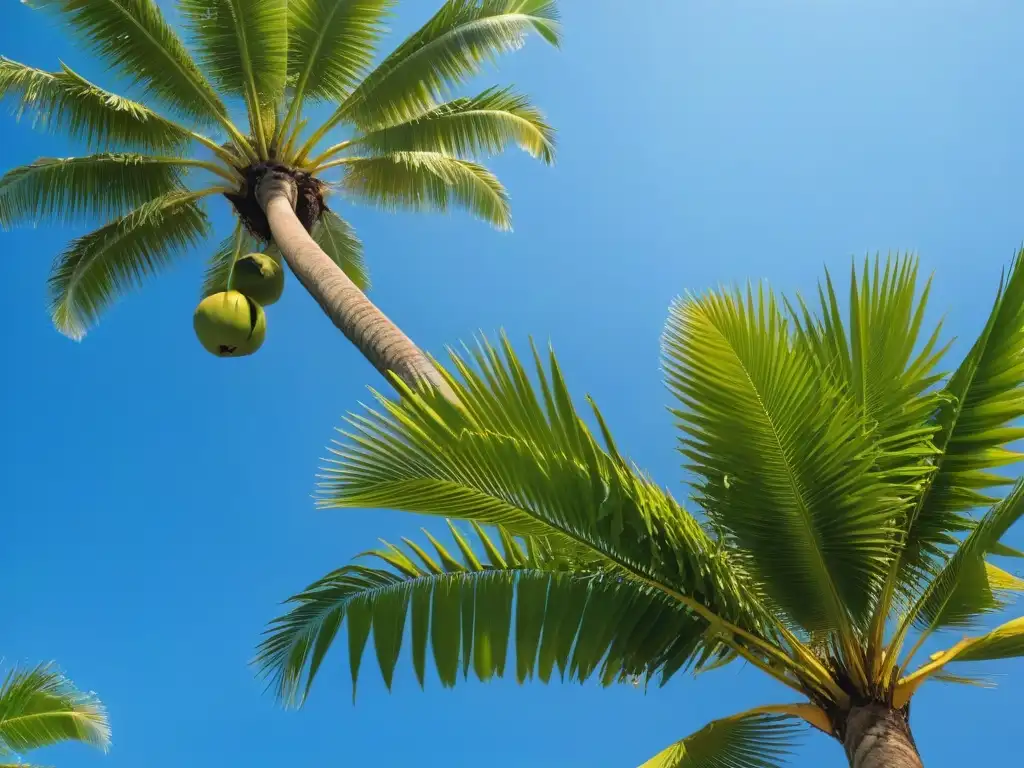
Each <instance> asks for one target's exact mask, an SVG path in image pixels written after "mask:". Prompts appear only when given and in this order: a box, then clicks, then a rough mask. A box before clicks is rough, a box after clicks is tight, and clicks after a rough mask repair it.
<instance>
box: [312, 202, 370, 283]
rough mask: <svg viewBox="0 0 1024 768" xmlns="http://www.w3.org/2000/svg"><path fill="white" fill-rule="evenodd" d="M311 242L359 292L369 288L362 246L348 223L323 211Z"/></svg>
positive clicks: (335, 215)
mask: <svg viewBox="0 0 1024 768" xmlns="http://www.w3.org/2000/svg"><path fill="white" fill-rule="evenodd" d="M312 235H313V240H314V241H315V242H316V244H317V245H319V246H320V249H321V250H322V251H323V252H324V253H326V254H327V255H328V256H329V257H330V259H331V261H333V262H334V263H335V264H337V265H338V267H339V268H340V269H341V271H342V272H344V273H345V274H346V275H348V278H349V280H351V281H352V282H353V283H355V284H356V286H358V287H359V289H360V290H362V291H365V290H367V289H368V288H369V287H370V274H369V272H368V271H367V269H366V262H365V261H364V260H363V244H362V243H361V242H360V241H359V238H358V237H356V233H355V231H354V230H353V229H352V227H351V226H349V223H348V222H347V221H345V220H344V219H343V218H341V217H340V216H339V215H338V214H336V213H335V212H334V211H331V210H325V211H324V213H323V216H321V218H320V221H318V222H317V223H316V224H315V225H314V226H313V232H312Z"/></svg>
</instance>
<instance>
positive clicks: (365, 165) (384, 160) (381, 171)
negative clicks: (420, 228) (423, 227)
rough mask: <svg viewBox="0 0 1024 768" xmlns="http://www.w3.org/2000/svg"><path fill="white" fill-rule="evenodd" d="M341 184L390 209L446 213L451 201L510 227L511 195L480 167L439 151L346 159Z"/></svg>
mask: <svg viewBox="0 0 1024 768" xmlns="http://www.w3.org/2000/svg"><path fill="white" fill-rule="evenodd" d="M344 167H345V176H344V178H343V179H342V181H341V188H342V189H343V190H344V191H346V192H347V193H349V194H350V195H352V196H354V197H358V198H361V199H363V200H366V201H368V202H371V203H374V204H376V205H379V206H381V207H383V208H385V209H387V210H402V209H406V210H414V211H424V210H433V211H447V210H448V209H449V208H450V207H451V206H452V205H458V206H461V207H462V208H465V209H466V210H468V211H469V212H470V213H472V214H474V215H475V216H477V217H479V218H481V219H483V220H484V221H487V222H489V223H490V224H492V225H493V226H495V227H497V228H498V229H505V230H507V229H510V228H511V226H512V224H511V217H510V213H509V204H508V194H507V192H506V191H505V188H504V187H503V186H502V185H501V182H499V181H498V179H497V178H496V177H495V176H494V174H492V173H491V172H490V171H488V170H487V169H486V168H484V167H483V166H481V165H477V164H476V163H471V162H469V161H467V160H461V159H459V158H454V157H449V156H447V155H443V154H441V153H439V152H395V153H393V154H390V155H385V156H383V157H359V158H347V159H346V160H345V166H344Z"/></svg>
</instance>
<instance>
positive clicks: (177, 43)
mask: <svg viewBox="0 0 1024 768" xmlns="http://www.w3.org/2000/svg"><path fill="white" fill-rule="evenodd" d="M29 5H31V6H32V7H34V8H42V9H44V10H47V11H53V12H55V13H57V14H59V15H60V16H61V17H62V18H63V19H65V20H66V21H67V22H68V23H69V24H70V25H71V27H72V29H73V30H74V31H75V32H76V33H77V34H78V35H79V36H80V37H81V38H82V39H83V41H84V42H86V43H88V44H89V45H90V47H91V48H92V50H93V51H94V52H95V53H96V54H97V55H98V56H100V57H101V58H102V59H103V60H104V61H105V62H106V63H107V64H109V65H110V66H113V67H115V68H117V69H119V70H120V71H121V72H122V74H124V75H126V76H127V77H128V78H130V79H132V80H133V81H134V82H135V83H137V84H138V85H140V86H141V87H142V89H143V90H144V92H145V93H146V94H147V95H148V96H151V97H153V98H155V99H159V100H160V101H162V102H163V103H165V104H167V105H168V106H170V107H171V108H173V109H174V110H175V111H177V112H180V113H181V114H183V115H187V116H189V117H190V118H192V119H194V120H197V121H200V122H203V123H210V122H214V121H221V122H223V121H224V120H226V115H227V108H226V107H225V106H224V104H223V102H221V100H220V98H219V97H218V96H217V94H216V92H215V91H214V90H213V87H212V86H211V85H210V84H209V82H208V81H207V80H206V78H205V77H204V76H203V73H202V72H201V71H200V70H199V67H198V66H196V63H195V62H194V61H193V60H192V58H191V57H190V56H189V54H188V51H187V50H186V49H185V46H184V44H183V43H182V42H181V39H180V38H179V37H178V35H177V34H176V33H175V32H174V29H173V28H172V27H171V25H170V24H168V23H167V20H166V19H165V18H164V15H163V14H162V13H161V12H160V9H159V7H157V4H156V2H155V1H154V0H30V2H29Z"/></svg>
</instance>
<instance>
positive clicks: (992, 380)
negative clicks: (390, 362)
mask: <svg viewBox="0 0 1024 768" xmlns="http://www.w3.org/2000/svg"><path fill="white" fill-rule="evenodd" d="M929 285H930V281H928V282H925V283H924V285H923V287H922V286H920V285H919V280H918V266H917V262H916V260H915V259H914V258H911V257H890V258H888V259H885V260H883V259H878V258H876V259H874V260H865V262H864V265H863V268H862V269H859V270H858V269H856V268H854V269H853V270H851V274H850V280H849V293H848V296H849V300H848V302H847V306H846V307H845V309H844V308H843V307H842V306H841V301H840V298H839V292H838V291H837V289H836V287H835V284H834V282H833V279H832V277H831V276H830V275H826V278H825V280H824V281H823V283H822V284H821V285H820V289H819V292H818V296H817V301H815V302H808V301H805V300H803V299H801V298H799V297H797V298H795V299H794V300H792V301H788V300H786V299H784V298H782V297H778V296H776V294H774V293H773V292H772V291H771V290H770V289H768V288H767V287H765V286H758V287H754V286H748V287H747V288H745V289H743V290H740V289H735V290H721V291H716V292H708V293H705V294H703V295H699V296H690V297H688V298H686V299H684V300H680V301H678V302H677V303H675V304H674V305H673V306H672V309H671V313H670V317H669V321H668V325H667V328H666V331H665V335H664V340H663V351H664V370H665V378H666V383H667V385H668V389H669V391H670V393H671V395H672V397H673V399H674V401H675V404H674V406H673V408H672V414H673V416H674V418H675V420H676V423H677V424H678V427H679V434H680V442H679V450H680V453H681V455H682V456H683V458H684V462H685V463H684V466H685V468H686V469H687V471H688V472H689V473H691V477H692V478H693V481H692V488H693V495H692V504H693V507H692V510H693V511H689V510H687V509H686V508H685V507H684V506H683V505H682V504H681V503H680V502H678V501H676V500H675V499H674V498H673V497H672V496H671V495H670V494H669V493H668V492H667V491H666V490H664V489H663V488H660V487H659V486H657V485H656V484H655V483H654V482H652V481H651V480H650V479H649V478H648V477H646V476H645V475H644V474H643V473H642V472H641V471H640V470H639V469H638V468H637V467H635V466H634V465H633V464H632V463H631V462H630V461H629V460H628V459H627V458H626V457H625V456H624V454H623V453H622V451H621V448H620V447H619V446H618V445H617V444H616V442H615V441H614V439H613V437H612V435H611V431H610V429H609V427H608V424H607V422H606V420H605V418H604V417H603V416H602V414H601V412H600V411H599V410H598V409H597V407H596V406H595V405H594V404H593V403H590V404H589V407H588V408H587V409H586V410H579V409H578V408H577V406H576V405H575V404H574V401H573V399H572V397H571V395H570V391H569V388H568V386H567V384H566V382H565V380H564V377H563V375H562V372H561V369H560V367H559V365H558V362H557V359H556V358H555V357H554V355H553V354H551V355H550V356H548V358H547V360H546V361H545V360H544V359H543V357H542V356H541V355H540V354H539V353H538V352H537V351H536V350H535V349H534V350H533V352H532V358H533V362H532V365H529V366H528V365H526V364H524V363H523V362H522V360H521V359H520V358H519V356H518V355H517V354H516V353H515V351H514V350H513V348H512V347H511V346H510V345H509V343H508V341H507V340H505V339H504V338H503V339H502V341H501V343H500V344H498V345H492V344H490V343H488V342H487V341H483V342H482V343H481V344H480V345H479V346H478V347H477V348H476V349H471V350H468V351H466V352H463V353H456V352H452V354H451V359H452V365H451V367H450V370H448V371H445V376H446V377H447V379H448V381H449V383H450V385H451V386H452V388H453V389H454V390H455V391H456V392H457V395H458V404H455V405H453V404H452V403H451V402H448V401H445V400H443V399H440V398H439V397H438V396H437V395H436V394H432V393H419V392H413V391H411V390H409V389H408V388H405V389H403V392H404V397H403V398H402V399H401V401H400V402H394V401H391V400H388V399H385V398H383V397H380V398H379V408H378V409H377V410H372V409H369V410H367V411H366V412H365V413H362V414H358V415H352V416H351V417H350V419H349V422H348V428H347V429H346V430H345V432H344V434H343V438H342V439H341V440H340V441H339V442H338V443H337V444H336V445H335V447H334V449H333V454H334V457H333V459H332V461H331V462H330V463H329V464H328V466H327V467H326V472H325V475H324V480H323V482H322V484H321V486H320V505H321V506H323V507H359V508H367V507H369V508H388V509H397V510H401V511H406V512H413V513H418V514H427V515H439V516H444V517H447V518H449V519H450V520H452V521H465V522H468V523H469V525H470V526H471V527H472V533H470V532H468V531H465V530H460V528H459V526H458V525H456V524H455V523H454V522H451V523H450V526H451V534H450V535H451V541H452V543H451V544H445V543H443V542H441V541H439V540H438V539H437V538H435V537H434V536H431V535H430V534H425V535H426V540H425V541H423V542H421V543H417V542H415V541H413V540H403V544H402V545H392V544H385V547H384V548H383V549H380V550H375V551H373V552H371V553H368V556H369V558H370V560H369V561H368V562H360V563H358V564H353V565H348V566H345V567H343V568H341V569H339V570H337V571H335V572H333V573H331V574H329V575H328V576H326V577H324V578H323V579H321V580H319V581H317V582H316V583H314V584H312V585H311V586H310V587H308V588H307V589H306V590H304V591H303V592H301V593H299V594H298V595H296V596H295V597H293V598H291V600H290V605H291V608H290V610H289V611H288V612H287V613H286V614H285V615H283V616H282V617H281V618H279V619H277V620H276V621H275V622H274V623H273V624H272V625H271V626H270V627H269V628H268V630H267V634H266V636H265V639H264V641H263V642H262V644H261V646H260V650H259V654H258V657H257V663H258V665H259V666H260V667H261V668H262V670H263V672H264V673H265V674H266V675H268V676H269V677H270V679H271V681H272V684H273V686H274V688H275V690H276V691H277V693H278V694H279V696H280V697H281V698H282V700H284V701H285V702H287V703H292V704H297V703H301V701H302V700H303V699H304V698H305V697H306V696H307V695H308V693H309V690H310V686H311V685H312V683H313V681H314V679H315V678H316V675H317V672H318V670H319V669H320V667H321V665H322V663H323V662H324V659H325V657H326V655H327V653H328V651H329V650H330V648H331V646H332V645H333V644H334V642H335V640H336V639H338V637H339V636H341V633H342V631H343V629H344V628H345V627H347V630H348V631H347V636H348V651H349V655H348V663H349V666H350V669H351V672H352V682H353V686H355V683H356V679H357V675H358V672H359V669H360V660H361V659H362V656H363V652H364V648H365V646H366V645H367V644H368V642H369V638H370V636H371V635H372V636H373V647H374V652H375V655H376V659H377V664H378V666H379V667H380V669H381V671H382V673H383V676H384V679H385V682H386V683H387V684H388V685H389V686H390V685H391V681H392V679H393V676H394V674H395V669H396V664H397V662H398V659H399V655H400V651H401V648H402V646H403V643H404V642H405V641H406V632H405V630H406V625H407V624H409V626H410V630H411V631H410V632H409V633H408V642H409V643H410V645H409V650H410V651H411V658H412V664H413V668H414V671H415V674H416V676H417V678H418V679H419V681H420V683H421V685H422V684H423V681H424V671H425V668H426V666H427V665H428V663H432V664H433V666H434V667H435V668H436V670H437V673H438V675H439V678H440V680H441V682H442V684H443V685H445V686H448V685H454V684H455V683H456V681H457V679H458V677H459V673H460V671H461V673H462V676H463V677H464V678H465V677H468V675H469V672H470V670H471V669H472V670H473V673H474V675H475V676H476V677H477V678H479V679H481V680H486V679H488V678H490V677H492V676H495V675H502V674H511V673H512V671H513V670H514V671H515V675H516V678H517V679H518V680H519V681H521V682H522V681H525V680H528V679H531V678H533V677H534V676H536V677H538V678H539V679H541V680H543V681H548V680H549V679H550V678H551V676H552V675H553V674H554V670H555V669H557V671H558V676H559V677H560V678H562V679H571V680H579V681H583V680H587V679H592V678H593V679H597V680H599V681H600V682H601V683H602V684H603V685H611V684H615V683H621V682H630V681H632V682H641V681H642V682H649V681H652V680H656V681H657V682H658V683H659V684H665V683H666V682H667V681H668V680H670V679H672V678H673V677H674V676H675V675H676V673H678V672H680V671H683V670H691V671H693V672H695V673H701V672H704V671H707V670H710V669H714V668H718V667H720V666H722V665H724V664H728V663H730V662H732V661H733V660H736V659H742V660H745V661H746V662H748V663H750V664H751V665H753V666H755V667H757V668H758V669H760V670H761V671H763V672H765V673H766V674H769V675H770V676H772V677H773V678H775V679H776V680H777V681H779V682H780V683H782V684H783V685H785V686H787V687H788V688H790V689H792V691H794V693H797V694H799V695H800V696H801V697H802V698H801V701H800V702H794V703H790V704H780V705H776V706H772V707H765V708H760V709H758V710H753V711H750V712H746V713H742V714H740V715H737V716H736V717H734V718H729V719H727V720H724V721H718V722H716V723H714V724H713V726H709V728H707V729H704V730H703V731H700V732H698V733H696V734H693V735H692V736H690V737H687V738H686V739H684V740H682V741H681V742H679V743H677V744H676V745H673V746H671V747H669V748H668V749H666V750H665V751H664V752H662V753H661V754H659V755H658V756H657V757H655V758H654V759H653V760H652V761H651V762H650V763H649V764H650V765H652V766H666V767H667V766H704V765H707V766H711V765H730V766H751V767H753V766H760V767H761V768H764V766H772V765H777V764H778V763H779V762H780V761H781V759H782V758H783V756H784V755H785V754H786V753H787V752H788V751H789V750H790V749H791V748H792V745H793V738H792V737H793V735H794V733H793V731H792V727H793V725H794V724H799V723H803V724H808V723H809V724H811V725H813V726H814V727H815V728H817V729H819V730H822V731H824V732H826V733H828V734H830V735H833V736H835V735H838V733H839V729H840V728H841V727H842V722H843V717H844V713H846V712H848V711H849V710H850V708H851V707H852V706H854V704H855V702H862V701H880V702H886V703H887V704H889V705H891V706H893V707H896V708H900V707H903V706H904V705H905V704H906V703H907V701H908V700H909V699H910V697H911V696H912V695H914V693H915V692H916V691H917V689H918V687H919V686H920V685H921V684H922V683H923V682H924V681H926V680H933V681H937V682H944V683H953V684H957V683H960V684H962V683H965V682H966V683H970V682H975V681H976V680H975V678H973V677H971V676H963V675H958V674H955V673H954V672H952V671H950V670H948V669H946V665H947V664H952V663H954V662H967V661H970V662H978V661H987V660H992V659H1002V658H1007V657H1011V656H1019V655H1024V623H1022V622H1024V619H1014V620H1011V621H1009V622H1007V623H1003V624H1001V625H999V626H998V627H997V628H995V629H994V630H991V631H988V632H984V631H983V630H981V629H980V627H979V624H980V622H981V621H982V620H984V619H986V617H988V616H990V614H993V613H994V612H997V611H1000V610H1002V609H1003V608H1005V607H1006V606H1007V604H1008V603H1009V602H1010V600H1011V599H1012V597H1013V595H1014V593H1016V592H1019V591H1021V589H1024V581H1021V580H1020V579H1018V578H1016V577H1015V576H1013V575H1011V574H1010V573H1008V572H1007V571H1005V570H1003V569H1001V568H999V567H998V566H996V565H995V564H994V563H992V562H990V558H991V557H992V556H1019V555H1020V553H1017V552H1015V551H1014V550H1012V549H1010V548H1008V547H1005V546H1004V545H1002V544H1000V539H1001V538H1002V537H1003V535H1004V534H1005V533H1006V531H1007V530H1008V529H1009V528H1010V526H1012V525H1013V523H1014V522H1016V521H1017V520H1018V519H1019V518H1020V516H1021V514H1022V513H1024V483H1021V482H1017V483H1014V482H1013V480H1012V479H1011V478H1009V477H1007V476H1005V475H1003V474H1000V473H999V472H998V469H999V467H1001V466H1004V465H1007V464H1009V463H1011V462H1013V461H1015V460H1016V459H1017V458H1018V454H1016V453H1015V452H1013V451H1012V449H1011V447H1010V445H1011V443H1013V442H1014V441H1015V440H1017V439H1018V438H1020V437H1021V436H1022V435H1024V432H1022V430H1021V429H1020V428H1018V427H1017V426H1016V423H1017V421H1018V420H1019V419H1020V417H1021V416H1024V357H1022V355H1024V352H1022V350H1024V252H1022V253H1021V254H1019V255H1018V256H1017V258H1016V259H1015V260H1014V262H1013V264H1012V266H1011V268H1010V269H1009V271H1008V273H1007V274H1006V275H1005V276H1004V279H1003V282H1002V284H1001V285H1000V287H999V290H998V293H997V296H996V300H995V303H994V305H993V307H992V311H991V314H990V318H989V321H988V323H987V324H986V326H985V328H984V330H983V331H982V333H981V334H980V336H979V337H978V339H977V341H976V342H975V343H974V345H973V346H972V347H971V349H970V351H969V352H968V353H967V355H966V356H965V357H964V359H963V360H962V361H961V362H960V364H959V365H958V366H957V367H956V368H955V370H954V371H953V372H952V373H951V374H949V375H946V374H943V373H941V372H940V371H939V368H938V366H939V365H940V363H941V362H942V360H943V358H944V355H945V353H946V351H947V350H946V346H945V345H944V343H943V338H942V332H941V326H938V327H935V328H934V329H927V328H926V327H925V310H926V304H927V297H928V292H929ZM1001 487H1002V488H1008V489H1009V490H1008V491H1006V492H1005V493H1003V494H999V493H998V492H997V489H999V488H1001ZM986 508H987V509H986ZM979 509H986V511H984V512H983V513H981V514H980V515H979V514H977V510H979ZM488 529H490V530H488ZM949 629H956V630H957V631H960V630H963V629H969V630H973V631H975V632H976V634H975V635H974V636H972V637H969V638H968V639H964V640H961V641H960V642H959V643H957V644H955V645H953V646H952V647H951V648H949V650H947V651H945V652H943V653H939V654H935V655H934V656H933V657H932V658H931V659H930V660H928V661H926V662H925V663H924V665H923V666H920V667H918V668H917V669H913V668H912V666H911V664H912V662H913V660H914V658H915V656H916V653H917V651H918V650H919V649H920V646H921V643H922V642H923V641H924V640H925V639H926V638H928V637H931V636H932V635H934V634H936V633H942V632H943V631H945V630H949ZM911 635H915V640H914V642H913V643H912V644H909V645H908V640H909V639H910V636H911ZM509 646H511V647H512V649H513V650H514V655H513V654H510V653H509V651H508V648H509Z"/></svg>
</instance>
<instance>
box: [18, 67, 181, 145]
mask: <svg viewBox="0 0 1024 768" xmlns="http://www.w3.org/2000/svg"><path fill="white" fill-rule="evenodd" d="M4 97H6V98H10V99H12V100H13V101H15V102H16V103H17V106H16V115H17V116H18V118H19V119H20V118H21V117H24V116H27V117H29V119H31V121H32V123H33V125H39V126H43V127H46V128H48V129H49V130H50V131H57V130H62V131H66V132H67V134H68V135H69V136H71V137H72V138H75V139H82V140H84V141H85V142H86V143H87V145H88V146H89V147H90V148H91V149H95V150H107V149H112V148H113V149H138V150H150V151H152V152H165V153H170V154H174V153H176V152H177V151H179V150H181V149H182V148H183V147H185V146H186V145H187V144H188V143H189V141H190V140H191V134H190V133H189V132H188V131H187V130H186V129H185V128H183V127H182V126H180V125H177V124H176V123H173V122H171V121H169V120H167V119H165V118H163V117H161V116H160V115H158V114H157V113H155V112H154V111H153V110H151V109H149V107H147V106H145V105H144V104H140V103H139V102H136V101H132V100H130V99H125V98H123V97H121V96H118V95H116V94H113V93H110V92H109V91H106V90H103V89H102V88H100V87H98V86H96V85H93V84H92V83H90V82H89V81H88V80H86V79H85V78H83V77H82V76H81V75H79V74H77V73H76V72H74V71H73V70H71V69H70V68H69V67H67V66H65V65H62V66H61V71H59V72H45V71H43V70H41V69H35V68H33V67H29V66H26V65H25V64H19V63H18V62H16V61H11V60H10V59H7V58H4V57H3V56H0V99H2V98H4Z"/></svg>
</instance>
